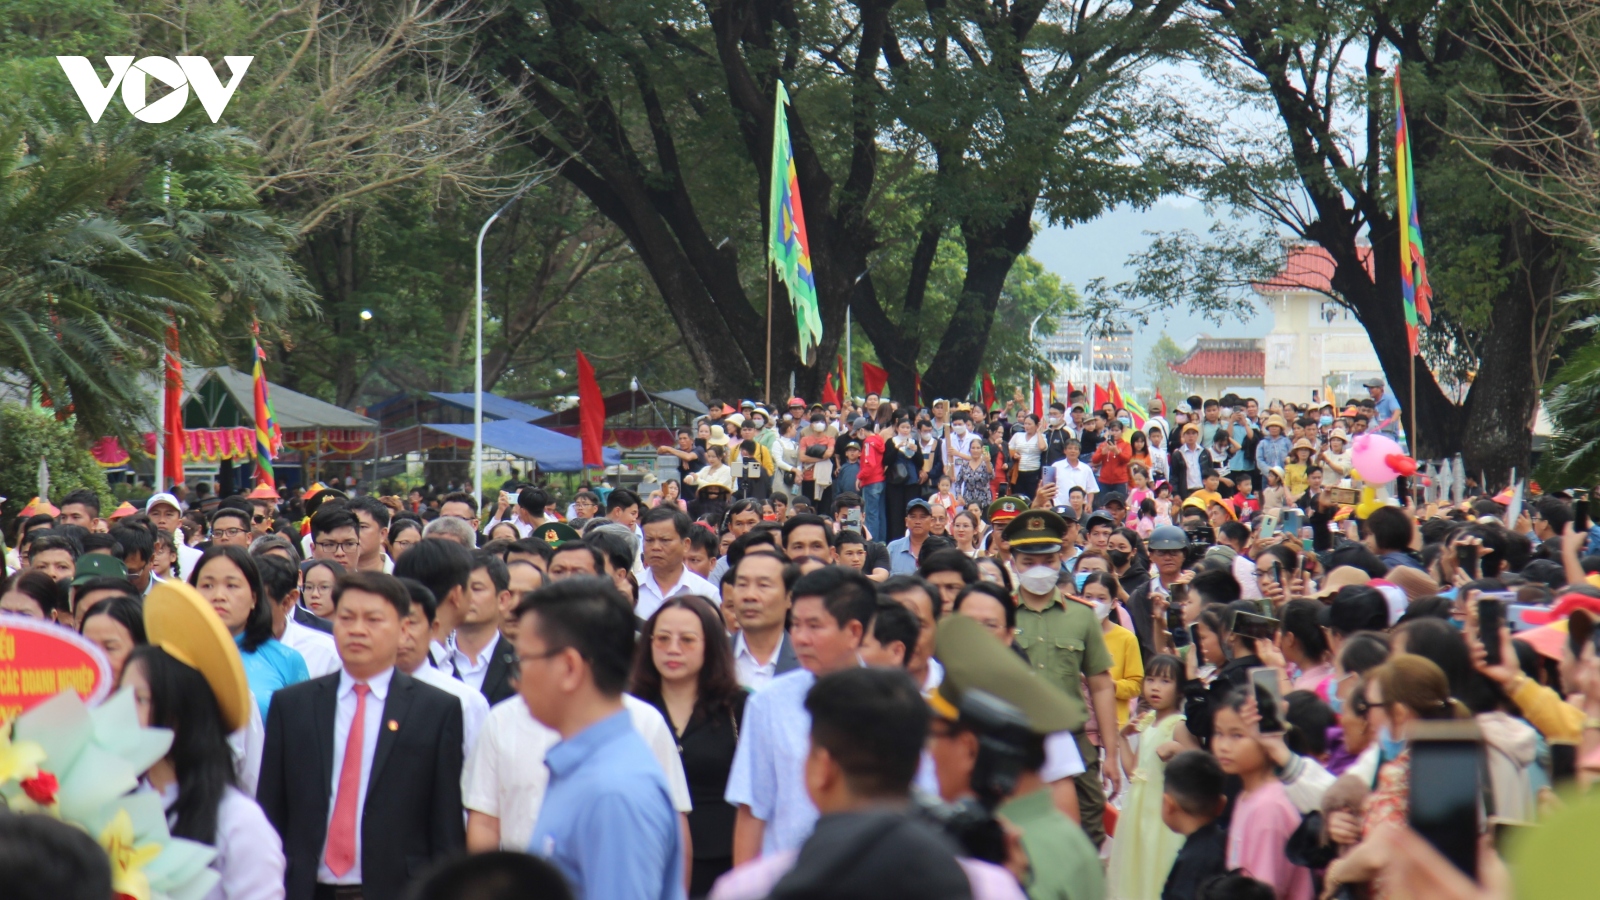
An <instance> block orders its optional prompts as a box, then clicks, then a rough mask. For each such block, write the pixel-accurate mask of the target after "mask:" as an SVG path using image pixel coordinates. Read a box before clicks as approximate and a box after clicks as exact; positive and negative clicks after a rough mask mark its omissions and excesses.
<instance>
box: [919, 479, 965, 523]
mask: <svg viewBox="0 0 1600 900" xmlns="http://www.w3.org/2000/svg"><path fill="white" fill-rule="evenodd" d="M952 484H953V483H952V482H951V481H950V476H949V475H942V476H940V478H939V492H938V493H936V494H934V495H933V496H932V497H929V498H928V502H929V503H931V504H933V505H934V506H939V507H943V508H944V515H945V524H946V525H948V524H950V520H951V519H954V518H955V517H956V513H958V512H960V511H961V507H963V506H965V505H966V504H965V503H963V502H962V501H961V500H960V499H959V498H958V497H956V495H955V494H954V493H952V492H951V490H950V488H951V485H952Z"/></svg>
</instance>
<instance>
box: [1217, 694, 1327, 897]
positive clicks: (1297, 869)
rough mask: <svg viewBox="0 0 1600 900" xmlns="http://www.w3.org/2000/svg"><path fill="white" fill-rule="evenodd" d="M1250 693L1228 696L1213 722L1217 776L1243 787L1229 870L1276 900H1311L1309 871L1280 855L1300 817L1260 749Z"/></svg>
mask: <svg viewBox="0 0 1600 900" xmlns="http://www.w3.org/2000/svg"><path fill="white" fill-rule="evenodd" d="M1253 693H1254V692H1253V691H1251V690H1249V689H1245V690H1235V691H1233V692H1232V693H1230V694H1228V695H1227V697H1226V698H1225V699H1224V700H1223V703H1222V707H1221V708H1220V709H1218V710H1217V711H1216V713H1215V717H1214V718H1213V720H1212V734H1211V752H1212V753H1214V754H1216V757H1217V763H1218V764H1219V765H1221V766H1222V771H1224V772H1226V773H1228V774H1229V775H1237V776H1239V780H1240V781H1241V782H1242V783H1243V787H1244V790H1243V791H1242V792H1241V793H1240V794H1239V797H1238V799H1237V800H1236V801H1235V803H1234V808H1233V820H1232V822H1231V823H1230V824H1229V826H1228V862H1227V864H1228V868H1230V869H1233V868H1238V869H1243V870H1245V871H1246V872H1247V873H1249V874H1250V875H1251V876H1252V877H1254V878H1257V879H1260V880H1261V881H1264V882H1266V883H1267V884H1269V885H1271V886H1272V891H1273V894H1274V895H1275V896H1276V897H1277V898H1278V900H1311V870H1310V869H1307V868H1305V867H1304V866H1297V865H1295V864H1293V863H1291V862H1289V858H1288V857H1287V856H1285V855H1284V850H1283V848H1284V844H1285V843H1287V842H1288V840H1289V836H1290V835H1292V834H1294V832H1295V829H1296V828H1299V827H1300V812H1299V810H1297V809H1295V806H1294V803H1293V802H1292V801H1291V800H1290V799H1289V795H1288V793H1287V792H1285V791H1284V789H1283V783H1282V782H1281V781H1279V780H1278V775H1277V770H1276V768H1275V767H1274V766H1273V763H1272V759H1271V758H1270V757H1268V756H1267V753H1266V750H1265V749H1264V748H1262V746H1261V740H1260V735H1261V733H1260V731H1259V724H1260V716H1259V715H1258V714H1257V713H1256V706H1255V698H1254V697H1253V696H1252V694H1253ZM1263 696H1266V695H1263Z"/></svg>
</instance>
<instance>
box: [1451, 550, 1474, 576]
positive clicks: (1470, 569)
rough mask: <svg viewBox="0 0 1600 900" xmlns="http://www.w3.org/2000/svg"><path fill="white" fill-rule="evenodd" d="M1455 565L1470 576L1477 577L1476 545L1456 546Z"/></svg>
mask: <svg viewBox="0 0 1600 900" xmlns="http://www.w3.org/2000/svg"><path fill="white" fill-rule="evenodd" d="M1456 565H1458V566H1460V567H1461V568H1462V570H1463V571H1465V572H1466V573H1467V575H1468V577H1470V578H1477V577H1478V549H1477V548H1476V547H1470V546H1469V547H1457V548H1456Z"/></svg>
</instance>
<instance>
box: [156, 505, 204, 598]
mask: <svg viewBox="0 0 1600 900" xmlns="http://www.w3.org/2000/svg"><path fill="white" fill-rule="evenodd" d="M144 512H145V515H147V516H149V517H150V523H151V524H152V525H154V526H156V530H157V531H164V532H166V533H167V534H170V535H172V537H173V542H174V543H175V544H176V545H177V547H178V577H179V578H181V579H184V580H188V578H189V573H190V572H192V571H194V564H195V563H197V562H199V561H200V550H198V549H197V548H194V547H191V546H189V542H188V541H186V540H184V536H183V533H182V531H181V530H180V528H179V527H178V526H180V525H182V524H183V505H182V504H180V503H179V502H178V498H177V497H175V496H173V495H172V494H169V493H166V492H162V493H159V494H151V495H150V499H149V500H146V501H145V504H144Z"/></svg>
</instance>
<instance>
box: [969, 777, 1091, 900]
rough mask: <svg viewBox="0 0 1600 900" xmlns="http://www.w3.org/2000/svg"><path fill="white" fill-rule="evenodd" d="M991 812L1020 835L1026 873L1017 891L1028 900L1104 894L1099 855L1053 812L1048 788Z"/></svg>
mask: <svg viewBox="0 0 1600 900" xmlns="http://www.w3.org/2000/svg"><path fill="white" fill-rule="evenodd" d="M995 812H997V813H999V814H1000V815H1001V816H1004V817H1005V820H1006V821H1007V822H1010V823H1011V824H1012V825H1015V826H1017V828H1018V830H1020V831H1021V832H1022V849H1024V850H1026V851H1027V852H1028V862H1029V863H1030V864H1031V865H1030V871H1029V873H1028V877H1027V878H1026V879H1024V880H1023V882H1022V887H1023V889H1024V890H1026V891H1027V892H1028V900H1101V898H1102V897H1104V896H1105V895H1106V879H1105V873H1104V872H1102V871H1101V870H1100V851H1098V850H1096V849H1095V848H1094V843H1093V842H1092V841H1090V840H1089V836H1088V835H1087V834H1084V833H1083V829H1082V828H1079V827H1078V826H1077V824H1076V823H1074V822H1073V821H1072V820H1071V819H1069V818H1067V817H1066V816H1064V815H1062V814H1061V810H1059V809H1056V804H1055V801H1054V800H1052V799H1051V797H1050V789H1049V788H1040V789H1039V790H1037V791H1034V792H1033V793H1031V794H1027V795H1025V796H1022V797H1015V798H1013V799H1010V800H1007V801H1006V802H1004V803H1002V804H1000V807H999V809H996V810H995Z"/></svg>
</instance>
